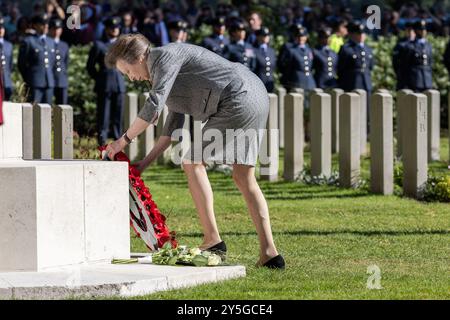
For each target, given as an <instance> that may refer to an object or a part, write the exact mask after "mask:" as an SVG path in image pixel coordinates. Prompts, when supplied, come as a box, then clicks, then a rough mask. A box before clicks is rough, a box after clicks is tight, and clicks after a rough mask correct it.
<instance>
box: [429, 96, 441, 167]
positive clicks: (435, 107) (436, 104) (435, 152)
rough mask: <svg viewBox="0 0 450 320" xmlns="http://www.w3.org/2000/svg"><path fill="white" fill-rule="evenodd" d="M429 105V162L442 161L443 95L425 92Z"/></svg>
mask: <svg viewBox="0 0 450 320" xmlns="http://www.w3.org/2000/svg"><path fill="white" fill-rule="evenodd" d="M425 95H426V96H427V104H428V113H427V114H428V162H431V161H439V160H440V153H439V151H440V139H441V136H440V129H441V114H440V109H441V94H440V92H439V91H437V90H432V89H430V90H427V91H425Z"/></svg>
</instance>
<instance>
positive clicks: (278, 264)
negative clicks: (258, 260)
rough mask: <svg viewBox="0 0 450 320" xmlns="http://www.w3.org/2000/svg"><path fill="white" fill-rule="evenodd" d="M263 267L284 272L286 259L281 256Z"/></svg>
mask: <svg viewBox="0 0 450 320" xmlns="http://www.w3.org/2000/svg"><path fill="white" fill-rule="evenodd" d="M262 266H263V267H266V268H269V269H281V270H284V269H285V268H286V262H285V261H284V258H283V256H282V255H281V254H279V255H277V256H275V257H273V258H272V259H270V260H269V261H267V262H266V263H264V264H263V265H262Z"/></svg>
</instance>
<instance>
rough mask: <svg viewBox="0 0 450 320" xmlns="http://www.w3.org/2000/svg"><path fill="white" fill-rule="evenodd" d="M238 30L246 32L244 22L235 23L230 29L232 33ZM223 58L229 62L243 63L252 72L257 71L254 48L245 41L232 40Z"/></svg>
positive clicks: (225, 49) (226, 47)
mask: <svg viewBox="0 0 450 320" xmlns="http://www.w3.org/2000/svg"><path fill="white" fill-rule="evenodd" d="M238 30H245V26H244V24H243V23H242V22H237V23H236V22H235V23H234V24H233V25H231V27H230V33H232V32H234V31H238ZM223 56H224V57H225V58H226V59H228V60H229V61H232V62H239V63H242V64H243V65H244V66H246V67H248V68H249V69H250V70H251V71H255V67H256V56H255V51H254V48H253V46H252V45H250V44H249V43H247V42H245V41H244V40H239V41H235V40H232V41H231V42H230V43H229V44H228V45H226V46H225V48H224V52H223Z"/></svg>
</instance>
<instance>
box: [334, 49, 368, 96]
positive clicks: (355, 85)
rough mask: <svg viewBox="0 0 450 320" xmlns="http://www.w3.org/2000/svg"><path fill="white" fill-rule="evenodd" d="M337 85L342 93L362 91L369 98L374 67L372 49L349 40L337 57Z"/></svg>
mask: <svg viewBox="0 0 450 320" xmlns="http://www.w3.org/2000/svg"><path fill="white" fill-rule="evenodd" d="M338 59H339V63H338V83H339V87H340V88H342V89H343V90H344V91H352V90H354V89H364V90H366V91H367V95H368V96H370V92H371V91H372V78H371V75H370V73H371V71H372V69H373V66H374V57H373V53H372V49H371V48H370V47H369V46H367V45H365V44H361V43H356V42H354V41H352V40H349V41H348V42H347V43H345V44H344V45H343V46H342V48H341V50H340V51H339V55H338Z"/></svg>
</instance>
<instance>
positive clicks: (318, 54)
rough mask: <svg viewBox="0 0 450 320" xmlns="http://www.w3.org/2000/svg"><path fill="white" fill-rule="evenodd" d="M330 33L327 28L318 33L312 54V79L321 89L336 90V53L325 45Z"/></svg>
mask: <svg viewBox="0 0 450 320" xmlns="http://www.w3.org/2000/svg"><path fill="white" fill-rule="evenodd" d="M331 34H332V32H331V29H329V28H323V29H320V30H319V31H318V38H319V45H318V46H317V47H316V48H315V49H314V50H313V54H314V62H313V69H314V79H315V80H316V85H317V87H318V88H321V89H330V88H336V86H337V80H336V76H337V64H338V57H337V54H336V52H334V51H333V50H331V48H330V47H329V46H328V45H327V44H328V43H329V40H328V39H329V38H330V36H331Z"/></svg>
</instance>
